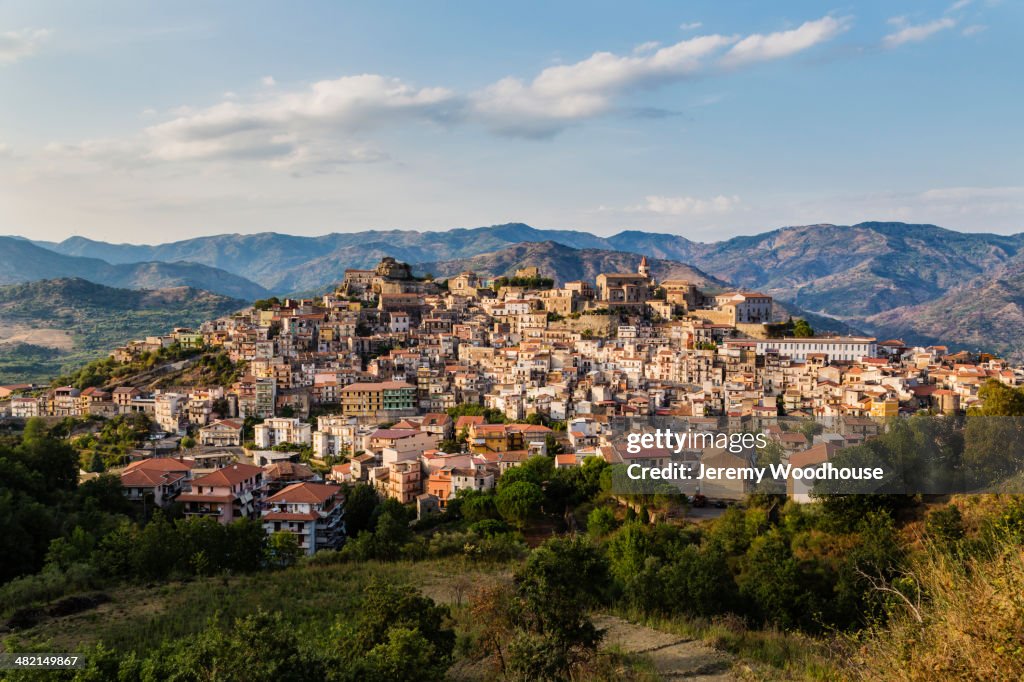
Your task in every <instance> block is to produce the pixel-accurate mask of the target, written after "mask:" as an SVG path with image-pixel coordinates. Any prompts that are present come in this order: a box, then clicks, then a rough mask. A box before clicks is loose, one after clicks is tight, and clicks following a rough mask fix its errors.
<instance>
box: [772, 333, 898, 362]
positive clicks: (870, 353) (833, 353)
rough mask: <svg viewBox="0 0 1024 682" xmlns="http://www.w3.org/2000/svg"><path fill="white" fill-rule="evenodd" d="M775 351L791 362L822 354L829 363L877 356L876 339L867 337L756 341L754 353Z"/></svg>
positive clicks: (814, 337)
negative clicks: (790, 359) (788, 358)
mask: <svg viewBox="0 0 1024 682" xmlns="http://www.w3.org/2000/svg"><path fill="white" fill-rule="evenodd" d="M771 350H774V351H777V352H778V353H779V355H785V356H787V357H790V358H792V359H793V360H796V361H799V362H803V361H805V360H807V358H808V356H811V355H816V354H824V355H825V356H826V358H827V359H828V361H829V362H832V361H835V360H860V359H861V358H866V357H875V356H876V355H877V354H878V344H877V343H876V339H875V338H873V337H868V336H821V337H819V336H811V337H807V338H803V339H798V338H784V339H758V340H757V342H756V351H755V352H756V353H757V354H758V355H764V354H765V353H766V352H768V351H771Z"/></svg>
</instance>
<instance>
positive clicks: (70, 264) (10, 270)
mask: <svg viewBox="0 0 1024 682" xmlns="http://www.w3.org/2000/svg"><path fill="white" fill-rule="evenodd" d="M62 277H81V278H82V279H86V280H89V281H90V282H95V283H97V284H103V285H106V286H110V287H115V288H125V289H161V288H167V287H179V286H190V287H195V288H196V289H203V290H207V291H214V292H216V293H218V294H223V295H225V296H232V297H235V298H243V299H247V300H253V299H256V298H260V297H262V296H264V295H266V294H267V290H266V289H264V288H263V287H261V286H260V285H258V284H256V283H255V282H252V281H250V280H248V279H246V278H245V277H242V276H240V275H237V274H234V273H231V272H228V271H226V270H222V269H218V268H215V267H211V266H208V265H204V264H202V263H195V262H160V261H148V262H133V263H117V264H112V263H109V262H107V261H106V260H102V259H99V258H93V257H86V256H70V255H66V254H61V253H57V252H54V251H51V250H49V249H46V248H43V247H41V246H39V245H36V244H34V243H32V242H30V241H28V240H25V239H18V238H14V237H0V285H4V284H18V283H22V282H33V281H39V280H48V279H54V278H62Z"/></svg>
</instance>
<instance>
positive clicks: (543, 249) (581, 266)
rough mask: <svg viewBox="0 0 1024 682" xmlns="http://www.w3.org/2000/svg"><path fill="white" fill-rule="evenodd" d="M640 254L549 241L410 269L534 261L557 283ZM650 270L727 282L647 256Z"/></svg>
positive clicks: (445, 273) (442, 270)
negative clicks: (579, 247)
mask: <svg viewBox="0 0 1024 682" xmlns="http://www.w3.org/2000/svg"><path fill="white" fill-rule="evenodd" d="M641 258H643V256H641V255H639V254H635V253H624V252H622V251H604V250H600V249H574V248H572V247H569V246H565V245H564V244H558V243H556V242H553V241H546V242H538V243H525V244H516V245H515V246H509V247H506V248H504V249H500V250H498V251H494V252H492V253H484V254H480V255H477V256H472V257H470V258H457V259H454V260H447V261H437V262H433V263H418V264H416V265H415V266H414V268H413V269H414V271H415V272H416V273H418V274H425V273H428V272H429V273H431V274H433V275H434V276H435V277H451V276H453V275H457V274H459V273H460V272H464V271H466V270H472V271H473V272H476V273H477V274H479V275H488V276H491V277H499V276H502V275H512V274H513V273H514V272H515V271H516V270H517V269H519V268H522V267H526V266H528V265H534V266H536V267H538V268H539V269H540V271H541V272H542V273H544V274H545V275H548V276H552V277H554V278H555V282H556V283H557V284H562V283H564V282H569V281H572V280H577V279H583V280H588V281H591V282H592V281H594V280H595V279H596V278H597V276H598V275H599V274H601V273H602V272H636V270H637V267H639V265H640V259H641ZM648 264H649V265H650V267H651V274H652V275H653V276H654V277H655V279H658V280H666V279H685V280H689V281H690V282H693V283H694V284H697V285H699V286H701V287H704V288H709V289H723V288H726V287H728V286H729V285H728V284H727V283H726V282H723V281H722V280H720V279H716V278H715V277H711V276H710V275H708V274H707V273H705V272H701V271H700V270H698V269H697V268H695V267H692V266H690V265H686V264H685V263H676V262H674V261H669V260H661V259H658V258H650V259H648Z"/></svg>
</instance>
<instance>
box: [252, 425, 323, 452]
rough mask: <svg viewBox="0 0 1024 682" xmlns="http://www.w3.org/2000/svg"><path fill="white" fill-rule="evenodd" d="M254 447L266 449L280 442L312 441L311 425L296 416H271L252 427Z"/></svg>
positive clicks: (296, 443)
mask: <svg viewBox="0 0 1024 682" xmlns="http://www.w3.org/2000/svg"><path fill="white" fill-rule="evenodd" d="M253 434H254V437H253V440H255V442H256V447H258V448H262V449H264V450H265V449H267V448H272V447H274V446H275V445H280V444H282V443H291V444H294V445H305V444H308V443H311V442H312V427H311V426H310V425H309V424H307V423H306V422H304V421H302V420H300V419H299V418H298V417H272V418H270V419H266V420H264V421H263V423H262V424H257V425H256V426H255V427H253Z"/></svg>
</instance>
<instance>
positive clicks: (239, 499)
mask: <svg viewBox="0 0 1024 682" xmlns="http://www.w3.org/2000/svg"><path fill="white" fill-rule="evenodd" d="M263 485H264V481H263V468H262V467H258V466H253V465H251V464H232V465H231V466H227V467H224V468H223V469H218V470H217V471H214V472H212V473H209V474H206V475H205V476H199V477H197V478H196V479H194V480H193V481H192V486H191V491H189V492H185V493H182V494H180V495H179V496H178V500H177V501H178V502H181V503H183V504H184V505H185V516H209V517H212V518H214V519H216V520H217V521H218V522H220V523H222V524H228V523H231V522H232V521H234V520H235V519H243V518H245V519H252V518H256V513H257V511H258V509H259V501H260V498H261V496H262V492H263Z"/></svg>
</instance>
